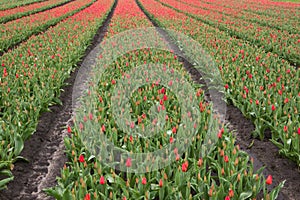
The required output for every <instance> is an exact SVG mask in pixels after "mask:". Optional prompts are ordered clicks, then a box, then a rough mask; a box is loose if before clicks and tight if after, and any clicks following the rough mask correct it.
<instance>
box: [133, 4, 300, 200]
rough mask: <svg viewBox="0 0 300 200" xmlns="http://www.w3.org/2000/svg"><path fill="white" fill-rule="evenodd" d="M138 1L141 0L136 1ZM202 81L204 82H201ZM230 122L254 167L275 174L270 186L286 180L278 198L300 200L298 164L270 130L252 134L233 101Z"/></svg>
mask: <svg viewBox="0 0 300 200" xmlns="http://www.w3.org/2000/svg"><path fill="white" fill-rule="evenodd" d="M136 3H137V0H136ZM137 4H138V6H139V8H140V9H141V10H142V11H143V12H144V14H145V15H146V16H147V18H148V20H149V21H151V23H152V24H153V26H155V27H156V29H157V31H158V32H159V33H160V34H161V35H162V37H163V38H164V39H165V41H166V42H167V43H168V44H169V46H170V48H171V49H172V50H173V51H174V53H175V54H178V55H180V54H181V55H184V52H183V51H181V50H180V49H179V47H178V46H177V45H176V44H175V43H174V42H173V40H172V39H171V38H170V36H169V35H168V34H167V32H166V31H165V30H163V29H162V28H160V27H159V25H158V24H157V23H156V22H155V21H153V20H152V19H151V17H150V16H149V15H148V14H147V13H146V12H145V11H144V10H143V8H142V7H141V6H140V5H139V3H137ZM178 57H179V59H180V61H181V62H182V63H183V65H184V67H185V68H186V70H187V71H188V72H189V73H190V74H191V76H192V78H193V80H194V81H196V82H198V83H200V84H204V85H205V82H204V81H201V79H200V78H201V74H200V73H199V72H198V71H197V70H196V69H195V68H194V67H193V65H192V64H191V63H189V62H188V61H187V60H186V59H183V58H181V57H180V56H178ZM199 80H200V81H199ZM203 89H204V91H206V92H205V96H206V100H210V96H209V94H208V92H207V86H204V88H203ZM225 121H226V124H228V128H229V130H230V131H232V132H233V133H234V134H235V135H236V143H237V144H238V145H240V149H241V150H243V151H245V152H247V153H248V154H249V156H250V157H253V159H254V170H258V169H259V168H261V167H265V169H264V171H263V174H264V175H265V176H267V175H269V174H271V175H272V176H273V184H272V185H271V186H269V187H268V188H269V189H272V188H274V187H276V186H277V185H278V184H279V183H280V182H281V181H283V180H286V182H285V184H284V187H283V188H282V189H281V191H280V193H279V194H278V197H277V199H278V200H288V199H289V200H297V199H299V197H300V181H299V180H300V173H299V169H298V167H297V164H296V163H294V162H292V161H291V160H289V159H287V158H285V157H282V156H280V155H279V153H278V152H279V149H278V148H277V147H276V146H275V145H274V144H273V143H272V142H270V141H269V139H270V138H271V133H270V131H268V130H267V131H265V139H264V140H262V141H261V140H259V139H255V138H253V137H252V135H251V132H252V131H254V130H255V126H254V124H253V123H252V122H251V120H249V119H247V118H245V116H244V115H243V114H242V112H241V111H240V110H239V109H238V108H236V107H234V106H233V105H232V104H229V105H226V117H225ZM252 140H253V141H254V144H253V146H252V147H251V149H248V146H249V144H250V143H251V142H252ZM262 198H263V196H259V197H258V199H262Z"/></svg>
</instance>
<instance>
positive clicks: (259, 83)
mask: <svg viewBox="0 0 300 200" xmlns="http://www.w3.org/2000/svg"><path fill="white" fill-rule="evenodd" d="M141 2H142V4H143V6H144V7H145V9H146V10H147V11H148V12H149V13H150V14H151V15H152V16H153V19H154V20H156V21H157V23H158V24H160V26H162V27H166V28H172V29H175V30H177V31H179V32H183V33H184V34H187V35H188V36H190V37H192V38H193V39H195V40H196V41H198V42H199V43H200V44H201V45H202V46H203V48H205V50H207V51H208V52H209V55H211V56H212V57H213V58H214V61H215V62H216V65H217V66H219V70H220V72H221V74H222V78H223V81H224V85H225V88H226V95H227V97H229V98H230V100H231V101H232V102H233V103H234V105H236V106H237V107H238V108H239V109H240V110H241V111H242V112H243V114H244V115H245V116H246V117H248V118H250V119H251V120H252V121H253V122H254V124H255V126H256V130H255V132H254V134H255V136H260V138H263V137H264V131H265V130H266V129H268V128H269V129H271V130H272V132H273V137H272V142H274V143H275V144H276V145H277V146H278V147H279V148H280V149H281V150H280V153H282V154H284V155H285V156H287V157H289V158H291V159H293V160H294V161H295V162H296V163H298V164H300V145H299V135H300V130H299V128H300V124H299V109H300V108H299V98H300V93H299V70H295V68H294V67H292V66H290V65H289V64H288V63H287V62H286V61H283V60H281V59H280V58H278V56H277V55H276V54H272V53H266V52H265V51H264V50H263V49H260V48H256V47H255V46H252V45H249V44H248V43H246V42H244V41H243V40H240V39H236V38H232V37H230V35H228V34H227V33H226V32H223V31H220V30H219V29H217V28H214V27H211V26H208V25H206V24H204V23H202V22H201V21H197V20H195V19H193V18H190V17H187V16H186V15H184V14H182V13H178V12H176V11H175V10H173V9H170V8H168V7H165V6H163V5H162V4H160V3H158V2H157V1H154V0H143V1H141ZM148 4H151V5H152V4H153V5H152V6H150V5H148ZM157 10H159V12H157ZM199 33H201V34H199ZM177 40H178V39H175V41H177ZM179 42H180V44H179V45H180V46H183V47H184V48H185V49H184V50H185V51H186V52H191V53H192V52H193V48H195V47H194V46H192V45H189V44H186V45H185V42H184V41H180V40H179Z"/></svg>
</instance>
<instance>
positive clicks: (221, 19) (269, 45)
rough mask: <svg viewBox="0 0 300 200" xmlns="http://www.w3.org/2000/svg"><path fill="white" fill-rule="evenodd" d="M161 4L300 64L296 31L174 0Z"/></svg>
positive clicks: (297, 64) (299, 46) (299, 42)
mask: <svg viewBox="0 0 300 200" xmlns="http://www.w3.org/2000/svg"><path fill="white" fill-rule="evenodd" d="M163 4H164V5H167V6H169V7H172V8H174V9H176V10H177V11H179V12H183V13H185V14H187V15H189V16H190V17H194V18H195V19H197V20H200V21H202V22H204V23H207V24H209V25H211V26H214V27H216V28H219V29H220V30H223V31H225V32H228V33H230V34H231V36H232V37H238V38H241V39H244V40H246V41H250V42H251V43H252V44H254V45H257V46H259V47H262V48H263V49H264V50H265V51H267V52H268V51H270V52H273V53H276V54H278V55H279V56H281V57H282V58H283V59H286V60H288V61H289V62H290V63H291V64H296V66H299V65H300V45H299V44H300V35H299V34H298V33H297V34H290V33H289V32H287V31H281V30H277V29H273V28H270V27H267V26H261V25H259V24H257V23H251V22H248V21H245V20H243V19H237V18H235V17H234V16H227V15H223V14H221V13H216V12H211V11H210V10H204V9H199V8H195V7H192V6H189V5H182V3H179V2H177V1H176V0H167V1H163Z"/></svg>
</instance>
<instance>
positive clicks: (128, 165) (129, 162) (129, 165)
mask: <svg viewBox="0 0 300 200" xmlns="http://www.w3.org/2000/svg"><path fill="white" fill-rule="evenodd" d="M131 165H132V163H131V158H127V160H126V167H131Z"/></svg>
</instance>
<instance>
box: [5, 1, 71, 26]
mask: <svg viewBox="0 0 300 200" xmlns="http://www.w3.org/2000/svg"><path fill="white" fill-rule="evenodd" d="M69 1H70V0H50V1H45V2H40V3H35V4H30V5H27V6H23V7H17V8H13V9H9V10H3V11H0V23H6V22H8V21H12V20H14V19H18V18H21V17H24V16H28V15H32V14H34V13H37V12H41V11H44V10H48V9H51V8H53V7H57V6H60V5H62V4H65V3H67V2H69Z"/></svg>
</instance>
